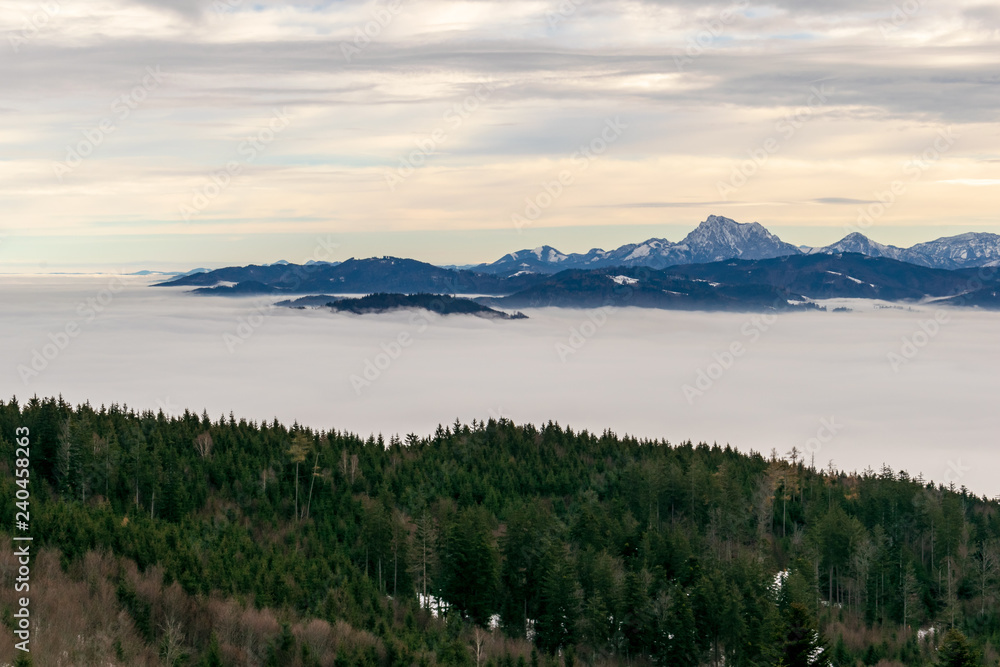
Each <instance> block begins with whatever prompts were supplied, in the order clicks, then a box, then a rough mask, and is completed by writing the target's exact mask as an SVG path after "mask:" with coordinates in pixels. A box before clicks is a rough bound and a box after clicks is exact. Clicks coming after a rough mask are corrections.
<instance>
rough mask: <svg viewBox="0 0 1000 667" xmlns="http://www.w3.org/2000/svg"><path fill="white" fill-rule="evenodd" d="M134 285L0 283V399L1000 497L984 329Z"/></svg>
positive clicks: (905, 313)
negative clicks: (458, 306) (644, 448)
mask: <svg viewBox="0 0 1000 667" xmlns="http://www.w3.org/2000/svg"><path fill="white" fill-rule="evenodd" d="M145 285H146V281H143V280H139V279H136V278H128V279H120V278H110V277H107V276H103V277H89V278H65V277H63V278H60V277H50V278H16V277H4V278H3V279H2V289H0V308H2V309H3V311H4V312H5V329H6V330H7V331H8V334H7V338H6V339H5V345H4V348H3V351H2V352H0V362H2V363H0V371H2V374H0V394H3V395H5V396H11V395H15V394H16V395H17V396H18V398H19V399H22V400H23V399H25V398H27V397H29V396H31V395H34V394H38V395H55V394H62V395H63V396H64V397H65V398H66V399H67V400H69V401H71V402H81V401H85V400H89V401H90V402H91V403H92V404H95V405H100V404H108V403H112V402H117V403H127V404H129V405H130V406H132V407H134V408H136V409H153V410H157V409H163V410H164V411H166V412H174V413H177V412H183V410H184V409H190V410H193V411H196V412H199V413H200V412H201V411H202V410H205V409H207V410H208V412H209V414H210V415H211V416H212V418H213V419H217V418H218V417H219V416H221V415H228V414H229V413H230V411H232V412H233V413H234V414H235V415H236V416H237V417H247V418H252V419H255V420H261V419H271V418H273V417H277V418H279V419H281V420H283V421H286V422H292V421H295V420H297V421H299V422H300V423H305V424H308V425H310V426H313V427H316V428H322V429H333V428H336V429H346V430H350V431H355V432H358V433H361V434H363V435H366V434H368V433H383V434H385V435H386V436H388V435H389V434H391V433H401V434H405V433H409V432H416V433H419V434H428V433H431V432H433V430H434V428H435V427H436V426H437V424H439V423H451V422H453V421H454V420H455V419H456V418H458V419H461V420H463V421H466V422H468V421H470V420H472V419H489V418H490V417H494V418H495V417H499V416H503V417H507V418H510V419H513V420H515V421H517V422H534V423H542V422H545V421H548V420H554V421H558V422H559V423H561V424H564V425H570V426H572V427H574V428H576V429H582V428H587V429H590V430H592V431H597V432H600V431H602V430H604V429H605V428H610V429H612V430H614V431H615V432H617V433H619V434H624V433H631V434H635V435H638V436H643V437H655V438H660V437H663V438H667V439H669V440H670V441H672V442H678V441H682V440H685V439H688V438H691V439H693V440H694V441H696V442H697V441H699V440H703V441H707V442H710V443H711V442H718V443H720V444H724V443H730V444H732V445H733V446H735V447H738V448H740V449H742V450H745V451H746V450H750V449H754V450H757V451H761V452H763V453H765V454H767V453H769V452H770V451H771V450H772V448H773V449H776V450H777V451H778V452H779V454H780V455H782V456H784V455H785V454H786V453H787V452H789V451H790V450H791V449H792V448H793V447H795V448H797V449H798V450H799V451H802V452H805V458H806V460H807V461H809V460H811V459H812V460H814V461H815V463H816V465H817V466H826V465H827V464H828V462H829V461H831V460H832V461H833V462H834V463H835V465H837V466H838V467H841V468H845V469H848V470H863V469H865V468H867V467H872V468H874V469H876V470H877V469H878V468H879V467H880V466H881V465H882V464H883V463H886V464H888V465H889V466H891V467H892V468H894V469H897V470H898V469H904V468H905V469H907V470H908V471H910V472H911V473H912V474H914V475H916V474H918V473H922V474H923V475H924V477H925V478H928V479H934V480H935V481H938V482H943V483H950V482H954V483H955V484H956V485H959V486H960V485H963V484H964V485H966V486H968V487H969V488H970V489H972V490H974V491H975V492H977V493H980V494H988V495H991V496H992V495H996V494H1000V484H998V482H997V480H996V475H995V474H993V471H995V470H996V469H997V466H998V465H1000V452H997V450H996V447H995V434H996V430H997V417H996V411H995V409H994V407H995V406H994V403H995V392H994V381H993V378H995V377H997V376H998V375H1000V358H998V357H997V355H996V354H995V353H994V350H993V348H994V347H995V345H994V343H995V331H996V327H997V325H998V324H1000V315H998V314H991V313H984V312H977V311H972V310H948V311H940V310H935V309H934V308H933V307H932V306H919V307H917V306H914V307H913V308H912V309H907V308H904V309H899V308H881V309H876V308H874V305H875V304H873V303H872V302H863V301H862V302H853V303H850V304H840V303H831V304H830V305H831V307H832V306H835V305H849V306H850V307H852V308H854V309H855V310H854V311H853V312H848V313H833V312H826V313H794V314H785V315H780V316H778V317H776V318H773V319H772V318H767V317H763V316H760V315H749V314H730V313H714V314H708V313H682V312H669V311H654V310H643V309H619V310H615V311H611V312H605V311H578V310H556V309H545V310H536V311H528V314H529V315H530V319H528V320H523V321H515V322H493V321H486V320H480V319H474V318H461V317H448V318H439V317H434V316H427V317H425V316H422V315H414V314H410V313H400V314H391V315H383V316H378V317H358V316H351V315H332V314H328V313H325V312H314V311H295V310H286V309H271V308H269V307H268V305H269V304H268V303H267V302H266V301H260V300H257V299H238V300H234V299H226V298H211V297H193V296H190V295H187V294H184V293H182V292H180V291H177V290H172V289H168V290H164V289H152V288H148V287H146V286H145ZM70 331H72V332H75V333H72V334H71V333H67V332H70ZM35 352H38V354H39V355H41V358H43V359H44V361H38V360H37V359H36V360H35V362H34V366H33V365H32V364H33V361H32V360H33V357H34V356H35V355H34V353H35ZM19 366H21V367H23V368H22V369H21V370H20V371H19ZM36 368H37V369H39V370H38V371H37V375H35V374H34V372H33V371H34V370H35V369H36ZM25 369H30V370H31V371H32V372H25Z"/></svg>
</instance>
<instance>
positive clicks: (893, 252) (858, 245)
mask: <svg viewBox="0 0 1000 667" xmlns="http://www.w3.org/2000/svg"><path fill="white" fill-rule="evenodd" d="M843 252H856V253H858V254H861V255H867V256H868V257H888V258H889V259H898V260H900V261H906V260H904V259H903V255H904V254H906V250H905V249H904V248H897V247H896V246H894V245H883V244H881V243H876V242H875V241H872V240H871V239H870V238H868V237H867V236H865V235H864V234H862V233H860V232H851V233H850V234H848V235H847V236H845V237H844V238H842V239H840V240H839V241H837V242H836V243H831V244H830V245H828V246H825V247H823V248H812V249H811V250H810V252H809V253H808V254H810V255H815V254H821V253H822V254H825V255H836V254H840V253H843Z"/></svg>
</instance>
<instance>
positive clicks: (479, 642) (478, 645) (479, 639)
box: [472, 625, 487, 667]
mask: <svg viewBox="0 0 1000 667" xmlns="http://www.w3.org/2000/svg"><path fill="white" fill-rule="evenodd" d="M486 636H487V635H486V631H485V630H483V629H482V628H481V627H479V626H478V625H477V626H476V627H475V628H473V629H472V653H473V655H475V656H476V667H479V666H480V665H481V664H483V649H484V648H485V646H486Z"/></svg>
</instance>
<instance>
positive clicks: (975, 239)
mask: <svg viewBox="0 0 1000 667" xmlns="http://www.w3.org/2000/svg"><path fill="white" fill-rule="evenodd" d="M843 252H857V253H860V254H862V255H867V256H869V257H888V258H890V259H896V260H899V261H901V262H907V263H909V264H916V265H918V266H927V267H930V268H932V269H967V268H975V267H979V266H998V265H1000V235H997V234H987V233H982V232H969V233H967V234H959V235H957V236H946V237H943V238H939V239H936V240H934V241H928V242H926V243H918V244H917V245H915V246H911V247H909V248H897V247H896V246H892V245H882V244H881V243H876V242H875V241H872V240H871V239H869V238H868V237H867V236H865V235H864V234H860V233H858V232H854V233H852V234H848V235H847V236H845V237H844V238H842V239H841V240H839V241H837V242H836V243H833V244H831V245H828V246H826V247H823V248H814V249H812V251H811V252H810V254H815V253H825V254H828V255H829V254H837V253H843Z"/></svg>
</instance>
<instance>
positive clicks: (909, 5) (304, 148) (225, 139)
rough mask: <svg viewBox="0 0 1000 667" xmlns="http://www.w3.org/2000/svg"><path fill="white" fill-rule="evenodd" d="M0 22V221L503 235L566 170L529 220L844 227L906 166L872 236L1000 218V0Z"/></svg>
mask: <svg viewBox="0 0 1000 667" xmlns="http://www.w3.org/2000/svg"><path fill="white" fill-rule="evenodd" d="M0 31H2V32H3V34H4V36H5V38H6V39H4V40H3V42H5V43H0V48H4V49H6V51H7V55H6V56H5V57H4V58H2V59H0V76H2V77H3V80H4V82H5V102H4V104H3V108H0V114H2V116H3V118H4V120H5V121H6V122H5V123H3V126H2V129H0V144H2V149H3V152H4V157H5V159H4V160H3V161H2V162H0V205H2V206H3V209H4V211H5V221H4V226H5V227H6V228H7V230H8V233H11V234H14V235H44V234H76V235H82V236H93V235H103V236H106V237H108V238H109V239H112V238H114V239H120V238H122V237H125V236H129V235H142V236H147V235H152V234H163V233H169V234H200V235H202V234H255V233H261V232H274V231H289V232H309V233H314V232H323V233H331V232H333V233H337V232H344V233H347V232H351V233H356V232H372V233H375V232H391V231H398V230H421V229H436V230H481V229H497V228H510V229H511V233H512V236H511V245H512V246H513V245H516V240H517V239H516V235H514V230H513V227H512V225H511V216H512V214H514V213H516V212H518V211H521V210H522V209H523V208H524V206H525V201H526V200H527V199H533V198H535V197H537V195H538V194H539V193H540V192H542V191H543V190H544V188H545V186H546V185H547V184H551V183H552V182H553V179H557V178H558V175H559V174H560V172H562V171H568V172H570V174H571V175H572V185H570V186H569V187H566V188H564V189H563V191H561V192H560V193H559V194H558V195H557V196H555V197H554V201H552V203H551V204H550V205H548V206H546V207H545V208H544V209H543V210H542V211H541V213H540V215H539V216H538V217H537V219H536V220H534V221H533V224H534V226H535V227H536V228H539V227H547V226H572V225H599V224H646V225H656V224H679V223H685V224H688V225H692V226H693V224H695V223H696V222H697V221H699V220H701V219H704V217H705V216H706V215H707V214H708V213H713V212H714V213H721V214H726V215H729V216H730V217H734V218H737V219H740V220H747V221H749V220H759V221H761V222H763V223H765V224H767V225H769V226H772V227H774V228H776V230H777V231H779V232H780V227H781V226H782V225H796V226H803V225H814V226H820V227H825V228H832V229H839V228H844V227H847V226H849V225H852V224H854V223H855V220H856V218H857V215H858V211H857V209H858V207H859V206H861V205H862V204H856V203H855V202H867V201H872V200H878V199H880V198H884V197H885V196H886V195H885V193H887V192H889V193H891V192H892V184H893V183H894V182H895V181H902V182H903V183H905V185H906V188H905V192H903V193H902V194H894V195H893V202H892V204H891V206H889V207H888V210H887V211H886V212H885V213H884V214H883V215H882V216H880V218H879V220H878V221H877V226H876V227H875V228H873V229H872V230H871V233H872V235H873V236H874V237H875V238H877V239H878V240H880V241H884V242H894V243H901V244H908V243H911V242H915V241H919V240H925V238H924V235H921V234H920V233H919V231H914V230H916V229H917V228H919V227H921V226H931V225H933V226H941V225H952V226H954V227H956V228H960V230H961V231H964V230H967V229H969V228H972V227H977V228H982V229H990V230H993V231H998V230H1000V226H998V222H997V220H996V217H995V209H994V207H993V206H992V202H994V201H995V199H996V188H997V187H1000V186H997V184H996V182H997V180H998V178H1000V176H998V175H1000V167H998V164H1000V162H998V159H1000V136H998V132H997V130H996V125H995V122H994V121H995V110H996V109H997V108H998V107H1000V85H998V83H1000V78H998V75H997V73H996V72H997V64H998V60H1000V55H998V54H1000V50H998V49H997V48H996V47H997V41H998V37H1000V12H998V11H997V10H996V8H993V7H991V6H989V5H984V4H982V3H978V2H969V1H959V2H947V3H946V2H929V1H928V2H917V1H916V0H912V1H907V2H897V3H896V4H892V3H886V4H884V5H879V6H873V5H871V4H870V3H861V2H820V3H808V5H807V6H802V3H792V2H784V1H781V2H771V3H768V4H758V3H750V2H747V1H745V0H738V1H737V2H730V3H717V2H715V3H713V2H710V3H704V2H693V1H691V2H688V1H684V0H674V1H669V2H667V1H661V2H657V1H653V0H645V1H643V0H634V1H628V2H614V3H612V2H603V1H598V2H587V3H584V2H582V1H579V2H578V1H577V0H558V1H557V0H552V1H544V0H531V1H516V2H503V3H501V2H499V1H494V0H468V1H464V2H460V1H442V0H433V1H431V2H421V3H413V2H410V1H409V0H392V1H391V2H377V3H371V2H351V1H346V2H336V3H333V2H302V1H297V2H280V3H279V2H257V3H248V2H243V1H242V0H215V1H214V2H196V1H188V2H165V1H164V2H159V1H157V0H142V1H141V2H128V1H126V0H96V1H95V2H89V3H85V4H84V5H81V4H79V3H76V4H73V3H62V2H58V1H55V0H54V1H53V2H48V3H35V2H22V1H15V2H10V1H8V2H0ZM150 71H154V72H157V73H158V76H157V77H156V78H155V80H153V82H152V83H151V82H150V79H149V74H148V73H149V72H150ZM484 82H489V84H490V92H489V93H488V94H485V95H484V94H482V88H481V86H482V84H483V83H484ZM477 91H478V92H477ZM275 113H287V115H288V117H289V119H290V120H289V124H288V126H287V128H286V129H284V130H283V131H282V132H281V133H280V134H277V135H276V136H273V137H270V138H268V137H267V135H266V132H267V129H268V127H269V123H270V120H271V118H272V117H273V116H274V114H275ZM614 118H618V119H620V122H621V123H623V124H624V125H626V126H627V129H626V130H625V131H624V132H623V133H622V135H621V137H620V138H619V140H618V141H616V142H615V143H614V144H613V145H610V146H606V147H605V149H604V150H600V151H594V153H595V156H596V158H597V159H594V160H592V161H590V162H588V163H587V166H586V168H584V167H583V166H581V165H582V162H580V161H578V160H574V155H577V156H578V155H579V154H580V152H581V150H584V151H585V150H586V149H587V148H588V147H591V148H593V147H594V146H599V145H600V141H599V139H600V135H601V132H602V128H603V127H604V126H605V123H606V121H607V120H608V119H614ZM949 128H950V129H949ZM941 132H950V133H952V135H953V136H954V137H955V139H954V141H953V142H952V143H951V144H950V145H949V146H948V147H947V150H944V151H940V150H937V151H935V150H934V146H935V142H936V141H937V140H938V137H939V136H940V133H941ZM262 133H265V136H264V137H262ZM264 139H268V140H267V141H265V140H264ZM247 142H251V144H252V146H253V150H252V151H251V150H250V149H248V148H247ZM227 165H229V166H232V167H233V169H229V170H227ZM234 170H236V173H234ZM400 170H402V171H403V172H406V173H407V175H406V177H405V178H404V179H403V180H402V181H401V182H398V183H395V184H392V183H388V184H387V174H392V173H401V172H400ZM410 170H412V174H410V173H409V171H410ZM227 173H228V175H229V178H226V174H227ZM913 174H918V176H917V177H915V178H914V177H913ZM727 185H728V186H730V187H726V186H727ZM970 185H975V186H976V187H970ZM199 195H200V196H201V198H202V200H204V202H205V203H204V206H195V207H194V209H195V213H191V211H190V210H188V211H187V213H185V209H184V206H185V205H190V204H191V202H192V201H193V200H195V199H196V198H197V197H198V196H199ZM658 204H659V205H658ZM831 234H832V235H833V236H835V234H833V233H832V232H831ZM629 240H634V239H629ZM791 240H792V241H793V242H801V241H800V240H799V239H791ZM805 240H806V239H803V240H802V241H805ZM808 240H809V241H813V240H814V239H808ZM815 240H819V239H815ZM832 240H835V239H834V238H829V239H826V241H832ZM623 242H624V240H623ZM510 249H511V248H503V251H507V250H510ZM569 250H574V249H569ZM459 259H460V258H457V257H456V258H454V260H455V261H458V260H459Z"/></svg>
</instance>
